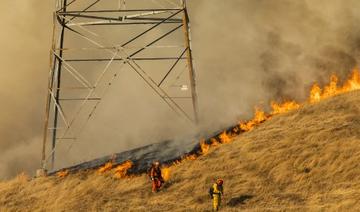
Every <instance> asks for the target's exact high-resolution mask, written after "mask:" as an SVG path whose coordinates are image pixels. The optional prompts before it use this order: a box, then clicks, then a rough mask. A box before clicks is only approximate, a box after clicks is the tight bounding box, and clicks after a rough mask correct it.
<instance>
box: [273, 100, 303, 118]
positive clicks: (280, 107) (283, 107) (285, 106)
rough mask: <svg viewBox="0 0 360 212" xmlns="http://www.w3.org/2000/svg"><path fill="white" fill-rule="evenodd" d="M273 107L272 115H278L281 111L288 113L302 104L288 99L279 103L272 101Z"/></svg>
mask: <svg viewBox="0 0 360 212" xmlns="http://www.w3.org/2000/svg"><path fill="white" fill-rule="evenodd" d="M271 108H272V112H271V115H276V114H281V113H287V112H289V111H291V110H297V109H299V108H300V105H299V104H298V103H296V102H295V101H287V102H284V103H281V104H278V103H276V102H271Z"/></svg>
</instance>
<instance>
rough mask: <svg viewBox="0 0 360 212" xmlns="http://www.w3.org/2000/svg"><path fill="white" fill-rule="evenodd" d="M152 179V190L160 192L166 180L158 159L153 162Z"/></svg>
mask: <svg viewBox="0 0 360 212" xmlns="http://www.w3.org/2000/svg"><path fill="white" fill-rule="evenodd" d="M149 175H150V179H151V182H152V192H154V193H155V192H158V191H159V190H160V188H161V186H162V184H163V183H164V180H163V178H162V175H161V167H160V162H159V161H156V162H154V163H153V164H152V166H151V168H150V171H149Z"/></svg>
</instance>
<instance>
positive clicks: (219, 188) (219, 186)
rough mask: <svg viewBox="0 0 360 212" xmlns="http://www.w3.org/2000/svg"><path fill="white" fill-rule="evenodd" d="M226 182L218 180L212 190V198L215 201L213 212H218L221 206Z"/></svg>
mask: <svg viewBox="0 0 360 212" xmlns="http://www.w3.org/2000/svg"><path fill="white" fill-rule="evenodd" d="M223 183H224V180H222V179H220V178H219V179H217V180H216V182H215V183H214V185H213V186H212V187H211V188H210V191H209V193H210V197H211V199H212V200H213V210H214V211H218V210H219V207H220V205H221V196H222V195H223V194H224V189H223Z"/></svg>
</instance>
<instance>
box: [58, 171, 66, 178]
mask: <svg viewBox="0 0 360 212" xmlns="http://www.w3.org/2000/svg"><path fill="white" fill-rule="evenodd" d="M56 175H57V176H58V177H60V178H64V177H66V176H68V175H69V170H63V171H60V172H58V173H56Z"/></svg>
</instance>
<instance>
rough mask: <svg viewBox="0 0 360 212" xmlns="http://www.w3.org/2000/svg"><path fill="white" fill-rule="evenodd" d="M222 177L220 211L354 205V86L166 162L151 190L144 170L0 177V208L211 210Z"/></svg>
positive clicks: (359, 157) (359, 139)
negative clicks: (166, 175)
mask: <svg viewBox="0 0 360 212" xmlns="http://www.w3.org/2000/svg"><path fill="white" fill-rule="evenodd" d="M217 177H222V178H224V180H225V193H226V196H225V197H226V200H225V201H226V202H227V203H228V205H226V206H225V207H224V208H223V209H224V211H238V210H240V209H241V210H244V211H304V210H311V211H354V210H356V209H358V208H359V205H360V92H352V93H348V94H346V95H341V96H337V97H334V98H331V99H328V100H325V101H323V102H320V103H319V104H316V105H308V106H306V107H304V108H302V109H300V110H298V111H294V112H291V113H288V114H283V115H279V116H276V117H274V118H272V119H271V120H269V121H267V122H265V123H264V124H262V125H261V126H259V127H258V128H257V129H255V130H253V131H251V132H249V133H245V134H243V135H241V136H239V137H237V138H236V139H235V141H234V142H232V143H229V144H224V145H222V146H220V147H217V148H216V149H212V150H211V151H210V152H209V153H208V154H207V155H206V156H202V157H200V158H198V159H197V160H195V161H185V162H183V163H182V164H180V165H178V166H176V167H172V168H171V180H170V181H169V182H168V184H167V185H166V187H165V188H164V189H163V190H162V191H161V192H160V193H157V194H152V193H151V192H150V183H149V181H148V179H147V177H146V176H145V175H143V176H139V177H134V178H131V179H120V180H117V179H114V178H113V175H111V174H110V173H108V174H98V173H96V172H93V171H92V172H83V173H78V174H75V175H69V176H67V177H66V178H65V179H61V178H58V177H48V178H43V179H35V180H30V181H29V180H27V179H26V177H24V176H22V177H18V178H16V179H14V180H12V181H9V182H3V183H0V211H210V209H211V202H210V199H209V197H208V193H207V192H208V188H209V186H210V185H211V184H212V182H213V180H214V179H215V178H217Z"/></svg>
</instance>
